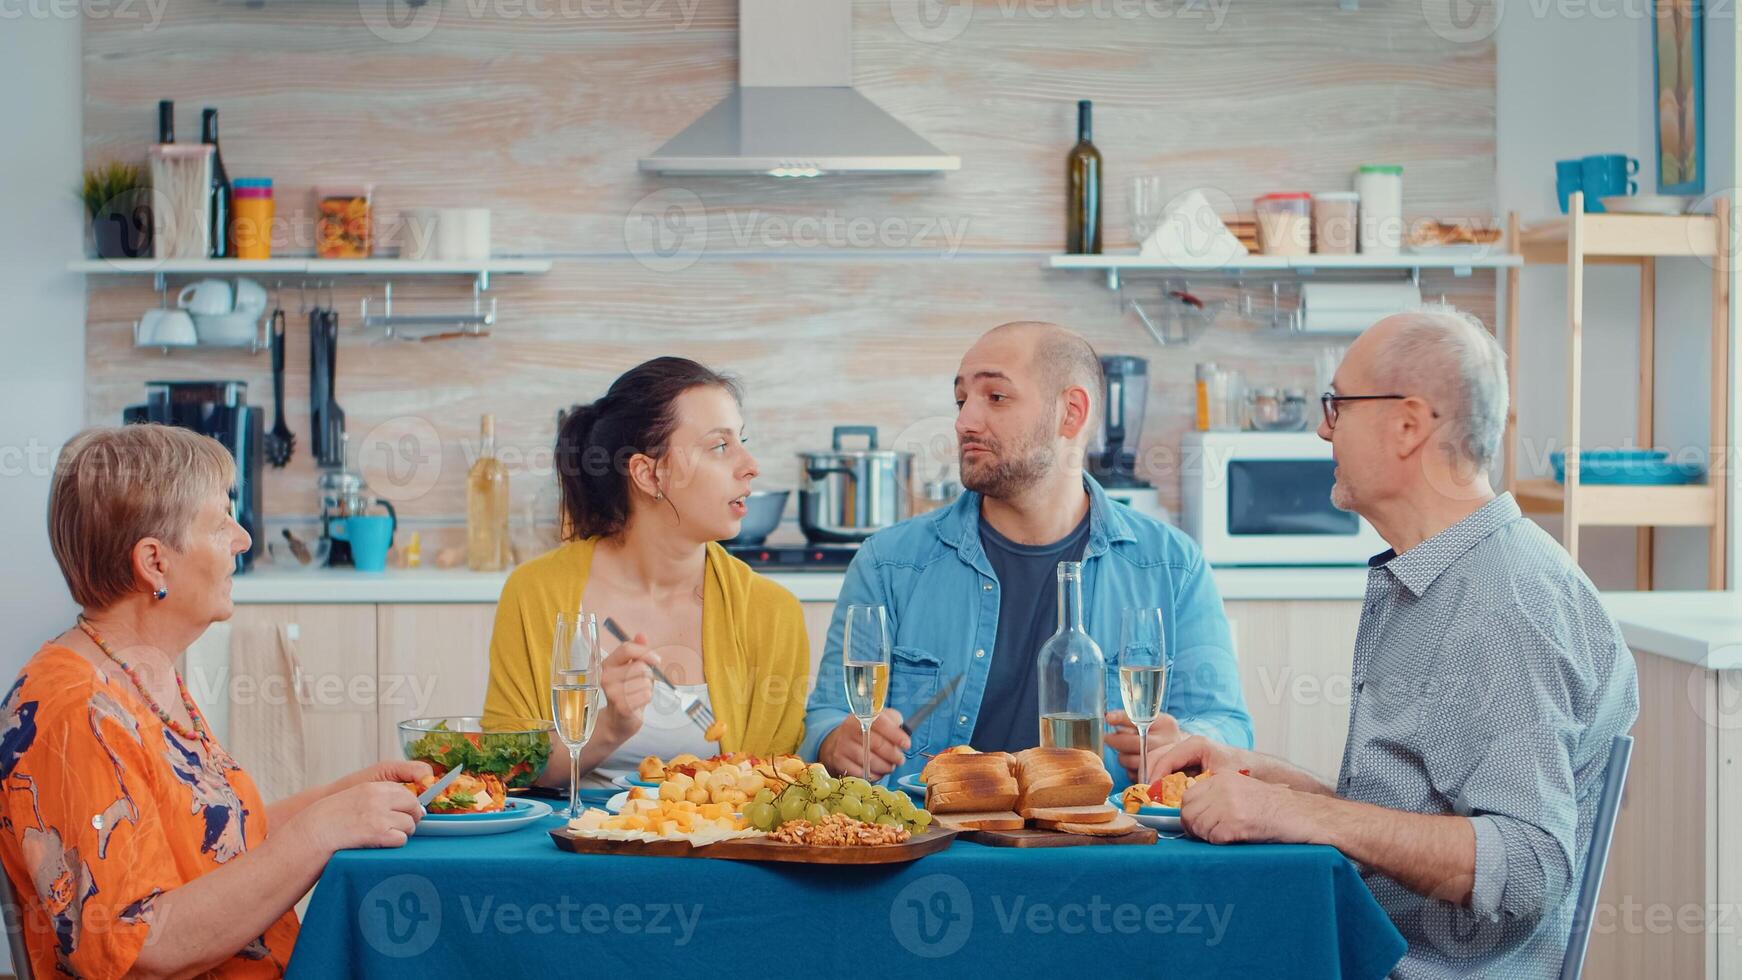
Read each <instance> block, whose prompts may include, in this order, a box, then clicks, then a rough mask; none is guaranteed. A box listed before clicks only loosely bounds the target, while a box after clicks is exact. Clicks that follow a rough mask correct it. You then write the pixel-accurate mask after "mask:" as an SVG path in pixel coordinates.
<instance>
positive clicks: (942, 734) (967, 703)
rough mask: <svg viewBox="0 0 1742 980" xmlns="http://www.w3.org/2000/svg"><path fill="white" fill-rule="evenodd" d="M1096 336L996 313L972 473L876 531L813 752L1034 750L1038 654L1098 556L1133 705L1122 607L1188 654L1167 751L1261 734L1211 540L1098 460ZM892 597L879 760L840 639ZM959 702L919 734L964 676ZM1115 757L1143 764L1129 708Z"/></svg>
mask: <svg viewBox="0 0 1742 980" xmlns="http://www.w3.org/2000/svg"><path fill="white" fill-rule="evenodd" d="M1102 391H1103V386H1102V379H1101V362H1100V359H1099V358H1098V357H1096V356H1095V351H1094V348H1092V347H1090V346H1089V344H1088V342H1087V341H1085V340H1083V338H1081V337H1079V336H1077V335H1076V334H1074V333H1072V332H1070V331H1068V330H1065V329H1064V328H1062V327H1059V326H1057V325H1055V324H1050V323H1031V322H1017V323H1006V324H1004V325H1002V326H999V327H996V328H994V329H993V330H991V331H989V332H988V333H986V335H985V336H983V337H981V338H980V340H979V342H978V343H976V344H975V345H974V346H973V347H972V348H971V349H970V350H969V351H968V353H967V354H966V355H965V356H964V357H963V358H962V363H961V367H960V368H959V369H958V371H957V373H956V378H955V401H956V413H957V414H956V438H957V441H958V443H959V446H960V453H961V470H962V484H963V486H964V487H966V488H967V492H966V493H963V494H962V495H961V497H959V498H958V499H957V500H956V502H955V503H954V504H952V505H951V506H949V507H947V508H943V509H941V510H937V511H933V512H931V513H929V514H925V515H922V516H920V517H916V518H913V519H912V520H908V521H903V522H902V523H900V524H898V525H896V526H895V527H892V528H888V529H886V530H883V531H880V532H878V533H877V534H875V535H873V536H872V537H871V538H870V539H869V540H868V541H866V542H865V543H864V544H863V545H862V546H861V547H860V549H859V553H858V555H857V556H855V557H854V559H853V563H852V565H851V566H850V567H849V568H848V569H847V575H846V581H845V582H844V583H843V585H842V588H841V594H840V599H839V602H838V604H837V605H836V607H835V618H834V622H833V623H832V624H831V625H830V627H829V637H828V644H827V647H826V648H825V650H824V653H823V660H822V665H821V667H820V669H819V672H818V676H817V683H816V686H815V688H814V689H813V690H812V691H811V696H810V703H809V706H808V711H807V714H806V717H805V732H806V735H805V742H804V744H803V746H802V747H801V751H802V752H803V753H804V754H805V755H806V757H807V758H813V759H820V760H821V761H822V762H823V763H824V764H826V765H827V766H828V767H829V769H830V771H832V772H837V773H855V774H859V775H863V776H865V777H866V778H868V779H873V780H876V779H882V778H884V777H886V776H889V775H890V774H891V773H894V774H896V775H905V774H907V773H912V772H918V771H919V769H920V768H922V767H923V766H924V764H925V761H926V760H925V756H926V755H927V754H932V753H936V752H939V751H941V750H943V749H945V748H948V747H950V746H952V745H962V744H967V745H972V746H973V747H974V748H977V749H980V750H982V751H1018V750H1021V749H1025V748H1030V747H1033V746H1034V745H1036V744H1038V743H1039V741H1040V707H1039V704H1040V702H1039V694H1038V690H1037V687H1038V685H1037V671H1036V654H1037V653H1038V652H1039V650H1040V647H1041V644H1042V643H1044V642H1045V641H1046V639H1047V637H1049V636H1051V635H1052V634H1053V632H1054V631H1055V630H1056V629H1057V628H1058V600H1057V599H1056V595H1057V570H1058V564H1059V563H1060V562H1065V561H1080V562H1082V565H1083V618H1084V624H1085V628H1086V629H1087V630H1088V632H1089V634H1090V635H1091V636H1093V637H1094V639H1095V642H1096V643H1097V644H1099V645H1100V647H1101V652H1102V655H1103V656H1104V657H1105V658H1106V661H1107V670H1106V677H1105V689H1106V696H1107V704H1108V706H1109V707H1113V706H1116V705H1118V704H1119V685H1118V656H1119V643H1120V638H1119V632H1120V613H1121V612H1122V611H1123V610H1125V609H1127V608H1152V607H1153V608H1159V609H1161V610H1162V623H1163V627H1164V629H1165V631H1166V639H1167V650H1168V652H1170V653H1172V654H1173V656H1174V664H1173V670H1172V673H1171V674H1170V676H1169V681H1168V690H1167V700H1166V703H1165V705H1164V710H1165V711H1166V712H1167V713H1166V714H1164V715H1163V716H1162V717H1161V718H1159V719H1158V720H1157V721H1156V723H1155V724H1154V725H1153V726H1152V727H1151V728H1150V731H1149V739H1148V741H1149V753H1150V756H1151V758H1157V759H1158V758H1159V757H1160V755H1161V754H1162V753H1163V752H1165V751H1166V749H1167V747H1168V746H1169V745H1171V744H1173V743H1174V742H1176V741H1178V740H1180V739H1181V738H1183V737H1185V735H1186V734H1188V733H1197V734H1202V735H1207V736H1210V737H1212V738H1214V739H1216V740H1217V741H1218V742H1231V743H1234V744H1237V745H1247V746H1249V745H1251V744H1252V721H1251V718H1250V716H1249V715H1248V714H1247V712H1246V704H1245V700H1244V698H1243V697H1242V696H1241V693H1240V682H1239V678H1238V676H1237V673H1236V670H1235V665H1234V656H1233V653H1232V647H1231V644H1230V641H1229V635H1228V622H1227V619H1226V618H1225V617H1224V616H1223V613H1222V601H1221V598H1220V597H1219V596H1218V595H1217V593H1216V587H1215V584H1214V583H1213V582H1212V581H1211V580H1210V575H1209V569H1208V568H1207V567H1206V566H1205V564H1204V561H1203V557H1202V556H1201V555H1200V554H1199V552H1198V549H1197V546H1196V545H1194V544H1193V543H1192V541H1191V540H1190V539H1189V538H1187V537H1186V536H1185V535H1183V534H1181V533H1180V532H1178V531H1176V530H1175V529H1173V528H1171V527H1168V526H1167V525H1165V524H1162V523H1161V522H1159V521H1156V520H1153V519H1151V518H1148V517H1145V516H1143V515H1140V514H1137V513H1134V512H1132V511H1131V510H1130V509H1128V508H1125V507H1122V506H1120V505H1119V504H1117V503H1115V502H1110V501H1109V500H1108V498H1107V495H1106V494H1105V493H1104V492H1102V490H1101V488H1100V486H1099V485H1098V484H1096V482H1095V480H1094V479H1093V478H1092V477H1090V476H1089V475H1088V474H1086V473H1084V472H1083V460H1084V457H1085V455H1086V447H1087V444H1088V442H1089V439H1090V437H1091V435H1092V434H1093V431H1094V426H1095V424H1096V419H1097V417H1098V416H1097V413H1098V412H1099V411H1100V408H1101V406H1100V405H1099V404H1097V403H1098V402H1099V400H1100V399H1101V398H1102ZM855 604H861V605H863V604H869V605H881V606H884V607H885V608H886V609H887V610H888V616H889V623H890V627H891V629H892V630H893V631H894V635H893V637H892V645H893V647H894V653H893V658H892V660H893V662H892V665H891V667H892V669H891V678H890V683H889V697H888V705H889V707H888V708H887V709H885V710H884V711H883V712H882V714H881V715H879V717H878V718H877V719H876V721H875V722H874V723H873V725H872V733H871V735H872V739H871V750H870V756H869V758H867V756H866V751H865V747H864V742H863V738H862V733H861V731H860V728H859V723H858V722H857V721H856V720H855V719H854V718H852V717H851V716H850V715H849V714H848V712H847V704H846V692H845V690H844V689H843V686H842V672H841V653H842V636H843V633H844V623H845V619H846V610H847V607H848V606H850V605H855ZM958 677H959V678H961V684H960V686H959V687H958V688H957V689H956V690H955V692H954V693H953V694H952V695H951V697H950V699H949V701H948V703H947V704H945V705H944V706H942V707H941V708H940V709H939V710H937V711H936V712H934V713H933V714H932V715H931V716H930V717H928V718H926V719H925V720H924V721H923V722H922V723H920V724H919V725H918V726H917V727H916V728H915V729H914V731H913V732H912V734H911V735H909V734H908V733H907V732H906V731H904V730H903V728H902V722H903V720H904V719H905V718H906V717H908V716H909V715H911V714H913V713H914V711H915V710H917V709H918V708H919V707H920V706H921V705H923V704H924V703H925V702H926V701H927V700H929V699H930V698H931V696H932V695H933V694H935V693H936V692H937V691H938V690H939V688H940V687H941V686H942V685H943V684H945V683H948V682H949V681H950V680H951V679H953V678H958ZM1103 721H1104V723H1105V725H1106V726H1107V727H1108V732H1107V735H1106V762H1107V769H1108V771H1109V772H1111V773H1113V775H1114V778H1115V782H1116V783H1119V784H1124V783H1125V782H1127V781H1130V780H1133V779H1136V778H1137V772H1138V769H1139V764H1140V761H1141V760H1140V758H1139V740H1138V736H1137V732H1136V729H1135V728H1134V727H1132V726H1131V724H1130V723H1129V722H1128V721H1127V720H1126V718H1125V715H1124V713H1123V712H1119V711H1110V712H1108V715H1107V717H1106V718H1105V719H1103Z"/></svg>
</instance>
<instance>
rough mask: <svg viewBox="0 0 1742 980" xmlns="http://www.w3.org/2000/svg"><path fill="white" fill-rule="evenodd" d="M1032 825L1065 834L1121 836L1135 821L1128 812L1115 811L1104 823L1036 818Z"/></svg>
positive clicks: (1135, 827) (1132, 827)
mask: <svg viewBox="0 0 1742 980" xmlns="http://www.w3.org/2000/svg"><path fill="white" fill-rule="evenodd" d="M1034 825H1035V826H1036V827H1039V828H1040V829H1042V830H1061V831H1064V832H1065V833H1067V834H1081V835H1083V836H1085V837H1121V836H1123V835H1125V834H1129V833H1131V832H1132V831H1133V830H1136V829H1137V821H1136V819H1134V818H1133V817H1132V816H1131V815H1130V814H1129V813H1115V814H1114V815H1113V819H1111V820H1108V821H1106V822H1105V823H1076V822H1072V821H1069V820H1036V821H1035V822H1034Z"/></svg>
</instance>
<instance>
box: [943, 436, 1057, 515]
mask: <svg viewBox="0 0 1742 980" xmlns="http://www.w3.org/2000/svg"><path fill="white" fill-rule="evenodd" d="M1053 428H1054V423H1053V422H1052V421H1050V420H1048V421H1042V422H1041V423H1040V424H1039V425H1036V426H1035V427H1034V430H1033V431H1032V432H1030V433H1029V434H1028V436H1027V438H1025V439H1022V440H1020V442H1019V443H1018V445H1016V446H1015V447H1013V448H1012V449H1011V450H1010V451H1009V452H1006V451H1005V450H1004V448H1003V447H1002V446H1000V445H999V444H998V443H996V442H993V441H991V440H989V439H982V440H978V441H976V442H975V443H974V445H977V446H983V447H985V448H986V449H989V450H991V451H992V455H993V457H994V458H993V461H992V462H990V463H986V462H982V463H979V464H977V465H976V466H974V467H973V468H970V466H969V463H968V455H967V452H966V451H965V450H964V451H963V452H962V453H961V470H962V486H964V487H966V488H968V489H969V490H973V491H975V492H976V493H979V494H981V495H982V496H986V497H991V498H992V499H994V500H1009V499H1010V498H1012V497H1016V496H1019V495H1020V494H1021V493H1022V492H1023V491H1024V490H1027V489H1028V488H1029V487H1032V486H1034V485H1035V484H1036V483H1039V482H1040V481H1041V480H1042V479H1045V478H1046V476H1047V475H1048V474H1049V473H1051V472H1052V470H1053V465H1054V463H1055V462H1056V460H1057V454H1056V453H1054V451H1053V449H1052V447H1051V446H1050V445H1047V443H1048V442H1049V441H1050V439H1051V437H1052V432H1053Z"/></svg>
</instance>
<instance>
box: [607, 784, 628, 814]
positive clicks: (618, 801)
mask: <svg viewBox="0 0 1742 980" xmlns="http://www.w3.org/2000/svg"><path fill="white" fill-rule="evenodd" d="M628 802H629V791H628V790H624V791H623V792H621V793H618V794H617V795H616V796H613V797H611V798H610V799H608V800H606V801H605V812H606V813H613V814H615V813H622V812H623V804H625V803H628Z"/></svg>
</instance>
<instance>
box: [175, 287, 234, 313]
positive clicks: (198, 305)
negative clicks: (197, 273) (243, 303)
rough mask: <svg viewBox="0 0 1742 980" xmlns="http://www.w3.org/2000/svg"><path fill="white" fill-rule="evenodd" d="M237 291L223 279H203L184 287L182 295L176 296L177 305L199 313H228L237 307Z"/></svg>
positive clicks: (190, 311)
mask: <svg viewBox="0 0 1742 980" xmlns="http://www.w3.org/2000/svg"><path fill="white" fill-rule="evenodd" d="M235 302H236V298H235V293H234V291H233V290H231V288H230V284H229V283H228V282H226V281H224V280H222V279H201V280H200V281H199V282H195V283H189V284H188V285H186V286H184V287H182V291H181V293H180V295H178V296H176V298H175V305H177V306H179V307H181V308H182V309H184V310H187V311H188V312H189V313H199V314H201V315H204V316H212V315H215V314H218V313H228V312H230V311H231V310H233V309H235Z"/></svg>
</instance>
